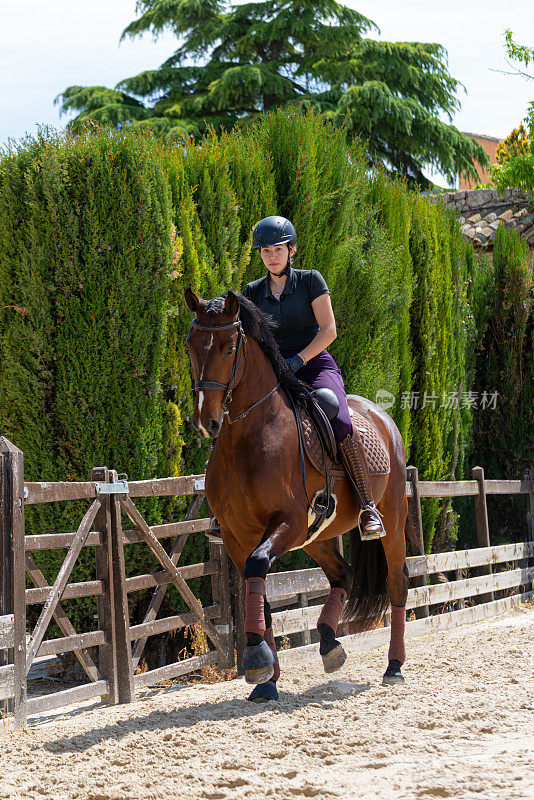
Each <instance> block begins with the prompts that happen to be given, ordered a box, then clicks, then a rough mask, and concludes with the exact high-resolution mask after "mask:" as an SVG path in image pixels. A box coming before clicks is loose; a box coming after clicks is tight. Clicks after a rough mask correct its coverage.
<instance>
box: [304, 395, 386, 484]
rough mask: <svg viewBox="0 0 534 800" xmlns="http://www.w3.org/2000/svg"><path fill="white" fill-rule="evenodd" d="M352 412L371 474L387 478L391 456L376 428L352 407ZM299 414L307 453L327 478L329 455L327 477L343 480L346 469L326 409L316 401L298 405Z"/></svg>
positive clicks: (353, 424)
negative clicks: (327, 475) (326, 474)
mask: <svg viewBox="0 0 534 800" xmlns="http://www.w3.org/2000/svg"><path fill="white" fill-rule="evenodd" d="M349 411H350V416H351V421H352V427H353V429H354V428H356V429H357V431H358V433H359V434H360V436H361V438H362V441H363V445H364V449H365V454H366V456H367V464H368V466H369V474H370V475H386V474H387V473H388V472H389V471H390V464H389V457H388V454H387V452H386V450H385V448H384V445H383V443H382V441H381V440H380V438H379V436H378V433H377V431H376V428H375V426H374V425H373V424H372V423H371V422H370V420H368V419H367V418H366V417H364V416H363V415H362V414H360V413H359V412H358V411H355V410H354V409H352V408H351V407H350V406H349ZM297 413H298V415H299V419H300V423H301V429H302V434H303V436H302V438H303V443H304V452H305V453H306V455H307V457H308V459H309V460H310V462H311V463H312V464H313V466H314V467H315V469H316V470H317V471H318V472H320V473H321V474H323V475H325V456H326V470H327V472H328V474H329V475H332V476H335V477H343V476H344V475H345V467H344V466H343V462H342V461H341V459H340V458H339V455H338V450H337V443H336V440H335V437H334V433H333V431H332V426H331V424H330V420H329V419H328V417H327V416H326V414H325V412H324V411H323V409H322V408H321V407H320V405H319V404H318V403H317V402H316V400H315V398H314V402H313V405H312V404H309V405H308V406H306V407H304V406H298V409H297ZM323 453H324V455H323ZM325 477H326V476H325Z"/></svg>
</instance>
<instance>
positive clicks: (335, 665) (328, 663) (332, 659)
mask: <svg viewBox="0 0 534 800" xmlns="http://www.w3.org/2000/svg"><path fill="white" fill-rule="evenodd" d="M321 658H322V659H323V667H324V671H325V672H336V670H338V669H341V667H342V666H343V664H344V663H345V661H346V660H347V654H346V653H345V651H344V650H343V647H342V646H341V645H340V644H338V646H337V647H334V649H333V650H330V652H329V653H327V654H326V655H325V656H321Z"/></svg>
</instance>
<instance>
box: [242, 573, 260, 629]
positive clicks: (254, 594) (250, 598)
mask: <svg viewBox="0 0 534 800" xmlns="http://www.w3.org/2000/svg"><path fill="white" fill-rule="evenodd" d="M245 587H246V596H245V633H259V635H260V636H263V635H264V634H265V611H264V607H263V598H264V596H265V580H264V579H263V578H247V579H246V581H245Z"/></svg>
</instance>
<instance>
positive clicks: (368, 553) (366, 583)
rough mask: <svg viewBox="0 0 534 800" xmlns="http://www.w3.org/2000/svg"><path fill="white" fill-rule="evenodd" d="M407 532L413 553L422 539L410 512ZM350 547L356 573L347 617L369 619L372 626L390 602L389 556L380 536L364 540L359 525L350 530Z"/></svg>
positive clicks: (350, 593) (416, 551) (417, 549)
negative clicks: (388, 590)
mask: <svg viewBox="0 0 534 800" xmlns="http://www.w3.org/2000/svg"><path fill="white" fill-rule="evenodd" d="M404 534H405V536H407V537H408V540H409V542H410V544H411V546H412V552H414V553H418V552H419V538H418V536H417V532H416V529H415V525H414V522H413V519H412V517H411V514H410V512H409V511H408V515H407V517H406V522H405V525H404ZM349 549H350V555H349V559H350V564H351V567H352V569H353V574H352V581H351V584H350V587H349V591H348V595H347V604H346V606H345V612H344V618H345V619H346V620H347V621H354V620H359V621H360V622H363V621H365V622H366V623H367V624H368V626H369V627H371V626H372V624H373V623H375V622H377V621H378V620H379V619H380V618H381V617H382V615H383V614H384V612H385V611H386V610H387V607H388V605H389V597H388V594H387V591H386V581H387V577H388V565H387V561H386V555H385V553H384V548H383V547H382V542H381V540H380V539H372V540H371V541H369V542H362V540H361V539H360V532H359V530H358V528H353V529H352V531H350V548H349ZM405 570H406V567H405Z"/></svg>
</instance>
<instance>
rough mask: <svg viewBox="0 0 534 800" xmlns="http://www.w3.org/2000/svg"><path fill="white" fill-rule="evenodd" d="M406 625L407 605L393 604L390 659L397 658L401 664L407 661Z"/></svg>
mask: <svg viewBox="0 0 534 800" xmlns="http://www.w3.org/2000/svg"><path fill="white" fill-rule="evenodd" d="M405 626H406V606H391V639H390V643H389V653H388V659H389V661H391V659H392V658H396V659H397V661H400V662H401V664H404V662H405V661H406V646H405V644H404V628H405Z"/></svg>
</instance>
